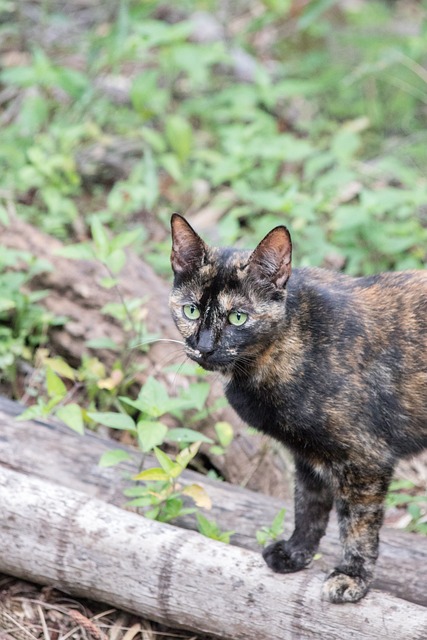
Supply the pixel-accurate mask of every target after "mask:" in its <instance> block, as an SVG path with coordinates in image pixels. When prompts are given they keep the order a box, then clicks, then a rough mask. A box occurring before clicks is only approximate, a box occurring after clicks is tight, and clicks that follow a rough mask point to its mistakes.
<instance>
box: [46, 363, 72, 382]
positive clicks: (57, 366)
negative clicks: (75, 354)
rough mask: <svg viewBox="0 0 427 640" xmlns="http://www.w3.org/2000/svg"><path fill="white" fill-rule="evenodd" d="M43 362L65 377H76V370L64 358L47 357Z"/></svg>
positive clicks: (70, 378) (69, 378)
mask: <svg viewBox="0 0 427 640" xmlns="http://www.w3.org/2000/svg"><path fill="white" fill-rule="evenodd" d="M43 362H44V364H45V365H47V366H48V367H49V368H50V369H52V371H54V372H55V373H57V374H58V375H60V376H62V377H63V378H67V379H68V380H75V379H76V372H75V370H74V369H72V368H71V367H70V365H69V364H68V363H67V362H65V360H63V359H62V358H45V359H44V361H43Z"/></svg>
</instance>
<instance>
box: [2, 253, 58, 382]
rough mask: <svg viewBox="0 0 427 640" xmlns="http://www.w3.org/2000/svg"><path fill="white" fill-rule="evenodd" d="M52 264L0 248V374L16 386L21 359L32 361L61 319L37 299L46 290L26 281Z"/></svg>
mask: <svg viewBox="0 0 427 640" xmlns="http://www.w3.org/2000/svg"><path fill="white" fill-rule="evenodd" d="M51 268H52V267H51V265H50V264H48V263H47V262H46V261H45V260H41V259H38V258H35V257H34V256H32V255H31V254H29V253H27V252H24V251H18V250H12V249H7V248H5V247H3V248H2V251H1V256H0V376H1V377H2V378H3V379H5V380H7V381H9V382H10V383H12V385H15V383H16V379H17V367H18V363H19V361H20V360H22V361H27V362H29V363H32V361H33V358H34V353H35V351H36V350H37V349H38V348H39V347H40V346H41V345H43V344H45V342H46V340H47V331H48V328H49V327H51V326H55V325H59V324H62V323H63V322H64V318H59V317H55V316H54V315H53V314H51V313H49V312H48V311H46V310H45V309H43V307H41V306H40V305H39V304H38V302H39V301H40V300H42V299H43V298H44V296H45V295H46V293H47V292H46V291H41V290H39V291H37V290H35V291H31V290H30V289H29V286H28V285H29V283H30V282H31V280H32V279H33V278H34V276H36V275H37V274H40V273H41V272H43V271H48V270H50V269H51Z"/></svg>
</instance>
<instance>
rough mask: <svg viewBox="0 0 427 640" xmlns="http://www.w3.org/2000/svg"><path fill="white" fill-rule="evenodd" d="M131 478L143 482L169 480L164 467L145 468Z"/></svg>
mask: <svg viewBox="0 0 427 640" xmlns="http://www.w3.org/2000/svg"><path fill="white" fill-rule="evenodd" d="M133 479H134V480H143V481H144V482H157V481H165V480H169V476H168V474H167V473H166V471H164V469H160V468H159V467H153V468H152V469H145V470H144V471H141V473H138V475H136V476H134V478H133Z"/></svg>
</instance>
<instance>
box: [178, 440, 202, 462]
mask: <svg viewBox="0 0 427 640" xmlns="http://www.w3.org/2000/svg"><path fill="white" fill-rule="evenodd" d="M200 445H201V442H200V441H198V442H193V443H192V444H190V446H189V447H187V448H186V449H183V450H182V451H180V452H179V453H178V455H177V456H176V463H177V464H178V465H179V466H180V467H181V469H185V468H186V467H187V466H188V464H189V463H190V462H191V460H192V459H193V458H194V457H195V456H196V455H197V452H198V450H199V448H200Z"/></svg>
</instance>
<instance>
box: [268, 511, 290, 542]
mask: <svg viewBox="0 0 427 640" xmlns="http://www.w3.org/2000/svg"><path fill="white" fill-rule="evenodd" d="M285 513H286V509H280V511H279V513H278V514H277V515H276V516H275V518H274V520H273V522H272V524H271V531H272V533H273V534H274V536H275V538H277V536H279V535H281V534H282V533H283V521H284V519H285Z"/></svg>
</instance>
